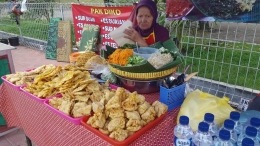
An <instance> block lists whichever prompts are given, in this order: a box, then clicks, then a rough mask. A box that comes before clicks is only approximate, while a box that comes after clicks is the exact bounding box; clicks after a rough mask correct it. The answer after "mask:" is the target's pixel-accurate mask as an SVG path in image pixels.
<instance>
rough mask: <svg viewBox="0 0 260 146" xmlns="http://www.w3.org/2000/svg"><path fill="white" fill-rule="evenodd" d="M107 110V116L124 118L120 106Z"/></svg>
mask: <svg viewBox="0 0 260 146" xmlns="http://www.w3.org/2000/svg"><path fill="white" fill-rule="evenodd" d="M107 111H109V117H110V118H111V119H115V118H124V117H125V113H124V109H122V108H113V109H110V110H107Z"/></svg>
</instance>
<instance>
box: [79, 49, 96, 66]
mask: <svg viewBox="0 0 260 146" xmlns="http://www.w3.org/2000/svg"><path fill="white" fill-rule="evenodd" d="M93 56H96V53H95V52H91V51H86V52H85V53H82V54H80V55H79V57H78V58H77V60H76V66H78V67H84V66H85V63H86V62H87V61H88V60H89V59H90V58H91V57H93Z"/></svg>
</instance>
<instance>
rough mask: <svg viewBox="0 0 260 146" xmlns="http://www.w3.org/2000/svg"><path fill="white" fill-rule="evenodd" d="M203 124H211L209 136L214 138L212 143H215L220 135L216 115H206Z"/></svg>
mask: <svg viewBox="0 0 260 146" xmlns="http://www.w3.org/2000/svg"><path fill="white" fill-rule="evenodd" d="M203 122H205V123H208V124H209V134H210V135H211V136H212V141H213V142H214V141H215V140H216V139H217V135H218V127H217V125H216V124H215V123H214V115H213V114H211V113H206V114H205V115H204V121H203Z"/></svg>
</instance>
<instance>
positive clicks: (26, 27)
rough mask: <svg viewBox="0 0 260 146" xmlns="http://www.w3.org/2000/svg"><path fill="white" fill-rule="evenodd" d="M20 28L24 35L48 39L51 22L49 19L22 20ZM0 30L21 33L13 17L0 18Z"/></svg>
mask: <svg viewBox="0 0 260 146" xmlns="http://www.w3.org/2000/svg"><path fill="white" fill-rule="evenodd" d="M20 28H21V31H22V35H23V36H26V37H32V38H36V39H40V40H44V41H46V40H47V38H48V29H49V23H48V22H47V21H42V20H37V21H30V20H21V21H20ZM0 30H1V31H5V32H9V33H14V34H18V35H19V34H20V32H19V28H18V26H17V24H16V23H15V22H14V20H13V19H11V18H6V17H5V18H3V19H1V20H0Z"/></svg>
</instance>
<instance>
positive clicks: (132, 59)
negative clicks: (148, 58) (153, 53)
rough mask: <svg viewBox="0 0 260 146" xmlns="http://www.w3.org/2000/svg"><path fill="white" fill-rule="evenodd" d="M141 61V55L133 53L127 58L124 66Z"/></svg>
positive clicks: (142, 59)
mask: <svg viewBox="0 0 260 146" xmlns="http://www.w3.org/2000/svg"><path fill="white" fill-rule="evenodd" d="M142 61H144V58H143V57H141V56H137V55H134V56H131V57H129V58H128V62H127V64H126V66H133V65H136V64H139V63H141V62H142Z"/></svg>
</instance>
